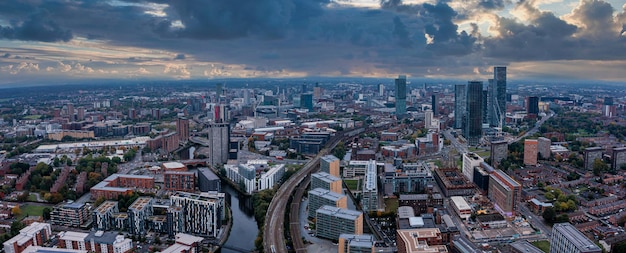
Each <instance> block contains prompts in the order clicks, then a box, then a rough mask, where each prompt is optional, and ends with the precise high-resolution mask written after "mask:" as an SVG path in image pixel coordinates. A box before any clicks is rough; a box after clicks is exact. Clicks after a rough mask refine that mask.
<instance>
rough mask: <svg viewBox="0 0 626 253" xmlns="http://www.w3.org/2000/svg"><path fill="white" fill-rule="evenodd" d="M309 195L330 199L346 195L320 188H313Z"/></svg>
mask: <svg viewBox="0 0 626 253" xmlns="http://www.w3.org/2000/svg"><path fill="white" fill-rule="evenodd" d="M309 195H315V196H319V197H322V198H325V199H328V200H331V201H338V200H340V199H342V198H345V197H346V195H343V194H339V193H336V192H332V191H329V190H326V189H322V188H315V189H313V190H310V191H309Z"/></svg>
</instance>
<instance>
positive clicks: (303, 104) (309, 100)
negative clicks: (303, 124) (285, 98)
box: [300, 93, 313, 112]
mask: <svg viewBox="0 0 626 253" xmlns="http://www.w3.org/2000/svg"><path fill="white" fill-rule="evenodd" d="M300 108H302V109H308V110H309V112H312V111H313V94H311V93H304V94H302V95H300Z"/></svg>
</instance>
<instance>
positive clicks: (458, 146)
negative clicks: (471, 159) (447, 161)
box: [443, 129, 469, 154]
mask: <svg viewBox="0 0 626 253" xmlns="http://www.w3.org/2000/svg"><path fill="white" fill-rule="evenodd" d="M443 136H444V137H446V139H448V140H450V143H451V144H452V146H453V147H454V148H455V149H456V150H457V151H459V154H465V153H467V152H468V151H469V150H468V149H467V146H466V145H464V144H462V143H460V142H459V140H458V139H457V138H454V136H452V133H450V129H446V130H445V131H443Z"/></svg>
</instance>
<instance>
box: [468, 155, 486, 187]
mask: <svg viewBox="0 0 626 253" xmlns="http://www.w3.org/2000/svg"><path fill="white" fill-rule="evenodd" d="M482 162H484V160H483V158H482V157H480V156H479V155H477V154H476V153H472V152H467V153H465V154H463V175H464V176H465V177H466V178H467V179H468V180H469V181H472V180H473V179H474V167H479V166H480V163H482Z"/></svg>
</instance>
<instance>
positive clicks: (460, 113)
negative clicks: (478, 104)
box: [454, 84, 467, 129]
mask: <svg viewBox="0 0 626 253" xmlns="http://www.w3.org/2000/svg"><path fill="white" fill-rule="evenodd" d="M466 88H467V86H466V85H465V84H457V85H455V86H454V128H456V129H461V128H463V117H464V116H465V111H466V109H465V107H466V106H467V90H466Z"/></svg>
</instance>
